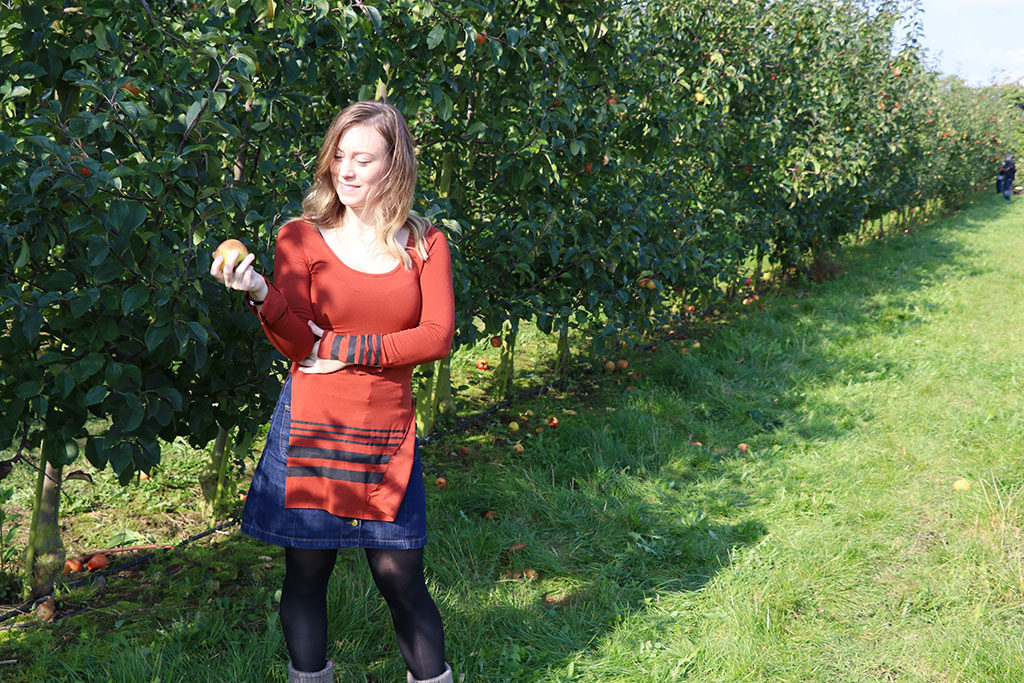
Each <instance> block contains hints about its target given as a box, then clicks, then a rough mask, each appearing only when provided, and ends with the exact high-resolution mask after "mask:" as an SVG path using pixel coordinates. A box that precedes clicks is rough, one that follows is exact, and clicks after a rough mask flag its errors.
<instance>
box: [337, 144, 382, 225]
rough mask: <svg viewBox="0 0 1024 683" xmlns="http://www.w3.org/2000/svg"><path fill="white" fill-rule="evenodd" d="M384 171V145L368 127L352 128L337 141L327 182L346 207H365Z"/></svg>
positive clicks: (374, 192)
mask: <svg viewBox="0 0 1024 683" xmlns="http://www.w3.org/2000/svg"><path fill="white" fill-rule="evenodd" d="M387 171H388V159H387V143H386V142H385V141H384V138H383V136H381V134H380V133H378V132H377V130H376V129H375V128H373V127H372V126H367V125H357V126H352V127H351V128H349V129H348V130H347V131H345V133H344V134H343V135H342V136H341V138H339V139H338V147H337V148H336V149H335V150H334V161H333V162H331V182H332V183H333V184H334V191H335V192H337V193H338V199H340V200H341V203H342V204H344V205H345V207H346V208H348V209H355V210H358V209H362V208H363V207H365V206H366V203H367V200H368V199H369V198H370V197H372V196H374V195H375V194H376V193H377V191H378V189H379V188H378V182H379V181H380V180H381V179H382V178H383V177H384V175H385V174H386V173H387Z"/></svg>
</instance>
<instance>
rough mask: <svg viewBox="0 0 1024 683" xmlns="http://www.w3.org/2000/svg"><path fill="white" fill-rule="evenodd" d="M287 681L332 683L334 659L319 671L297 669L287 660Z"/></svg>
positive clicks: (329, 660)
mask: <svg viewBox="0 0 1024 683" xmlns="http://www.w3.org/2000/svg"><path fill="white" fill-rule="evenodd" d="M288 683H334V660H333V659H328V660H327V666H325V667H324V668H322V669H320V670H319V671H299V670H298V669H296V668H295V667H294V666H292V663H291V662H288Z"/></svg>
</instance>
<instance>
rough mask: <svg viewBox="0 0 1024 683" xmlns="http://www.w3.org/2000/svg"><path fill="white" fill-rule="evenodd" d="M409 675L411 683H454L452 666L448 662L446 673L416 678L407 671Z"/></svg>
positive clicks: (445, 668) (445, 667)
mask: <svg viewBox="0 0 1024 683" xmlns="http://www.w3.org/2000/svg"><path fill="white" fill-rule="evenodd" d="M406 674H407V675H408V677H409V683H452V668H451V667H450V666H448V665H447V664H445V665H444V673H442V674H439V675H437V676H434V677H433V678H414V677H413V675H412V674H411V673H409V672H406Z"/></svg>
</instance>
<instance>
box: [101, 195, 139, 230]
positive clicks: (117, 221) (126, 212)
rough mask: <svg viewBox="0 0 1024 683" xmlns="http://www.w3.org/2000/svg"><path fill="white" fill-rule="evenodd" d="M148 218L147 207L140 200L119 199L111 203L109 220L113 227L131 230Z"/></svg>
mask: <svg viewBox="0 0 1024 683" xmlns="http://www.w3.org/2000/svg"><path fill="white" fill-rule="evenodd" d="M145 220H146V207H145V206H143V205H142V204H141V203H139V202H134V201H117V202H113V203H112V204H111V205H110V211H108V212H107V222H108V225H109V226H110V227H111V228H114V229H116V230H120V231H122V232H131V231H132V230H135V229H136V228H137V227H139V226H140V225H142V223H143V221H145Z"/></svg>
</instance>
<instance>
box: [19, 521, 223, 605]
mask: <svg viewBox="0 0 1024 683" xmlns="http://www.w3.org/2000/svg"><path fill="white" fill-rule="evenodd" d="M235 524H238V520H237V519H231V520H228V521H226V522H221V523H220V524H218V525H217V526H215V527H212V528H210V529H207V530H206V531H202V532H200V533H198V534H195V535H193V536H189V537H188V538H186V539H185V540H184V541H182V542H181V543H178V544H176V545H175V546H173V548H174V549H177V548H181V547H182V546H184V545H188V544H189V543H192V542H193V541H198V540H199V539H201V538H204V537H206V536H209V535H210V534H212V533H216V532H218V531H220V530H221V529H226V528H228V527H229V526H234V525H235ZM155 555H156V553H155V552H153V553H146V554H145V555H141V556H139V557H136V558H133V559H131V560H129V561H127V562H122V563H121V564H118V565H115V566H113V567H108V568H107V569H103V570H101V571H98V572H91V573H90V574H88V575H87V576H84V577H82V578H80V579H75V580H74V581H66V582H64V585H65V586H67V587H69V588H77V587H78V586H83V585H85V584H87V583H93V582H94V581H96V579H97V578H99V577H103V578H104V579H105V578H106V577H107V576H108V575H110V574H113V573H114V572H120V571H124V570H125V569H128V568H129V567H134V566H135V565H137V564H142V563H143V562H149V561H150V560H152V559H153V557H154V556H155ZM48 597H50V596H48V595H44V596H43V597H41V598H39V599H37V600H29V601H28V602H26V603H25V604H24V605H21V606H19V607H15V608H14V609H12V610H9V611H8V612H5V613H4V614H2V615H0V622H4V621H7V620H8V619H11V618H13V617H16V616H18V615H19V614H28V613H29V612H31V611H32V610H34V609H35V608H36V606H37V605H38V604H39V603H41V602H43V601H44V600H46V598H48Z"/></svg>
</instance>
